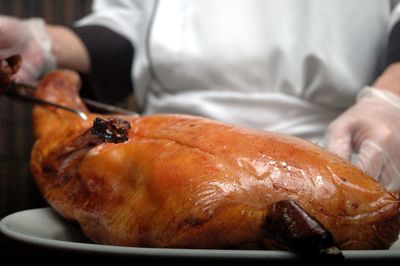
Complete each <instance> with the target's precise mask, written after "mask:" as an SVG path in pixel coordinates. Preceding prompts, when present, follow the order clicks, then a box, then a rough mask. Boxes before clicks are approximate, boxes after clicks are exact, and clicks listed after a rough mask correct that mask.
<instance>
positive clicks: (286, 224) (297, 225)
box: [263, 200, 343, 260]
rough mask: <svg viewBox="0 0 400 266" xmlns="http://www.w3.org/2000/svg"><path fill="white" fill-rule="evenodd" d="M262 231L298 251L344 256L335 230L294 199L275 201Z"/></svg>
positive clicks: (339, 257)
mask: <svg viewBox="0 0 400 266" xmlns="http://www.w3.org/2000/svg"><path fill="white" fill-rule="evenodd" d="M263 232H264V234H265V235H266V236H267V237H270V238H273V239H275V240H276V241H277V242H278V243H279V244H280V245H282V246H283V247H287V248H288V249H291V250H293V251H295V252H298V253H299V254H302V255H312V256H314V255H316V256H329V257H336V258H338V259H340V260H341V259H343V255H342V253H341V251H340V250H339V249H338V248H337V247H336V244H335V241H334V239H333V236H332V234H331V233H330V232H329V231H328V230H327V229H326V228H325V227H324V226H323V225H322V224H321V223H319V222H318V221H317V220H316V219H315V218H314V217H312V216H311V215H309V214H308V213H306V211H305V210H304V209H302V208H301V207H300V206H299V205H298V204H297V203H296V202H295V201H293V200H282V201H278V202H276V203H274V204H272V206H271V208H270V211H269V213H268V216H267V217H266V218H265V220H264V223H263Z"/></svg>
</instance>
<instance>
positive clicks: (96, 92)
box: [72, 25, 134, 103]
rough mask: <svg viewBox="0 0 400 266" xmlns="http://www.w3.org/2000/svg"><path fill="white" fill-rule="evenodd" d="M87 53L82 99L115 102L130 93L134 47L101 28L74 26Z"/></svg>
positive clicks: (121, 37)
mask: <svg viewBox="0 0 400 266" xmlns="http://www.w3.org/2000/svg"><path fill="white" fill-rule="evenodd" d="M72 30H73V31H74V32H75V33H76V34H77V35H78V36H79V37H80V39H81V40H82V42H83V43H84V45H85V46H86V49H87V50H88V52H89V57H90V62H91V72H90V74H87V75H81V76H82V83H83V86H82V87H83V90H82V94H83V96H86V97H90V98H93V99H96V100H98V101H102V102H107V103H117V102H119V101H121V100H123V99H124V98H125V97H126V96H128V95H129V94H130V93H132V91H133V84H132V80H131V68H132V62H133V56H134V48H133V45H132V44H131V42H130V41H129V40H128V39H126V38H125V37H124V36H122V35H120V34H118V33H116V32H114V31H112V30H110V29H108V28H106V27H103V26H94V25H93V26H83V27H75V28H72Z"/></svg>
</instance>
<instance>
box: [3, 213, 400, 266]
mask: <svg viewBox="0 0 400 266" xmlns="http://www.w3.org/2000/svg"><path fill="white" fill-rule="evenodd" d="M0 230H1V232H3V233H4V234H5V235H7V236H8V237H10V238H13V239H16V240H19V241H22V242H25V243H29V244H33V245H40V246H42V247H48V248H57V249H65V250H75V251H79V252H91V253H101V254H115V255H117V254H120V255H128V256H152V257H160V258H162V257H176V258H218V259H223V258H229V259H234V258H242V259H266V260H268V259H278V260H279V259H296V258H297V257H296V255H295V254H293V253H290V252H286V251H269V250H215V249H208V250H207V249H164V248H134V247H121V246H109V245H97V244H93V243H91V242H90V241H89V240H87V239H86V238H85V236H84V235H83V233H82V232H81V231H80V229H79V227H77V226H76V225H75V224H70V223H68V222H67V221H65V220H64V219H63V218H61V217H60V216H59V215H58V214H57V213H56V212H55V211H53V210H52V209H51V208H40V209H32V210H26V211H21V212H17V213H14V214H10V215H8V216H7V217H5V218H3V219H2V220H1V222H0ZM343 253H344V256H345V258H346V259H360V258H361V259H368V258H391V259H393V258H398V259H400V241H397V242H396V243H395V244H394V245H393V246H392V248H391V249H389V250H363V251H343Z"/></svg>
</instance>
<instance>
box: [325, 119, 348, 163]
mask: <svg viewBox="0 0 400 266" xmlns="http://www.w3.org/2000/svg"><path fill="white" fill-rule="evenodd" d="M325 143H326V147H327V149H328V150H329V151H330V152H333V153H336V154H337V155H339V156H340V157H342V158H343V159H345V160H350V156H351V151H352V146H351V134H350V129H349V128H347V127H342V126H341V125H340V124H338V123H336V124H331V125H330V126H329V127H328V130H327V132H326V134H325Z"/></svg>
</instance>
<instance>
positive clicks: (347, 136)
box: [325, 87, 400, 191]
mask: <svg viewBox="0 0 400 266" xmlns="http://www.w3.org/2000/svg"><path fill="white" fill-rule="evenodd" d="M325 137H326V143H327V147H328V149H329V150H330V151H332V152H334V153H337V154H338V155H340V156H341V157H343V158H345V159H348V160H350V159H351V155H352V153H354V152H355V153H356V160H355V162H354V164H355V165H356V166H357V167H359V168H360V169H361V170H363V171H365V172H366V173H367V174H369V175H370V176H372V177H373V178H375V179H376V180H378V181H379V182H380V183H381V184H382V185H383V186H385V187H386V188H387V189H388V190H389V191H400V96H399V95H396V94H394V93H391V92H389V91H384V90H380V89H375V88H372V87H365V88H363V89H362V90H361V91H360V92H359V94H358V95H357V102H356V103H355V104H354V105H353V106H352V107H350V108H349V109H348V110H347V111H346V112H344V113H343V114H342V115H340V116H339V117H338V118H337V119H336V120H334V121H333V122H332V123H331V124H330V125H329V127H328V130H327V133H326V136H325Z"/></svg>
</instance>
